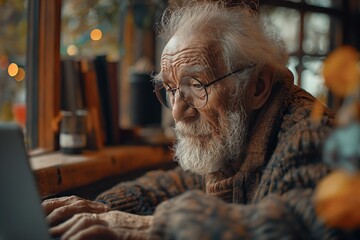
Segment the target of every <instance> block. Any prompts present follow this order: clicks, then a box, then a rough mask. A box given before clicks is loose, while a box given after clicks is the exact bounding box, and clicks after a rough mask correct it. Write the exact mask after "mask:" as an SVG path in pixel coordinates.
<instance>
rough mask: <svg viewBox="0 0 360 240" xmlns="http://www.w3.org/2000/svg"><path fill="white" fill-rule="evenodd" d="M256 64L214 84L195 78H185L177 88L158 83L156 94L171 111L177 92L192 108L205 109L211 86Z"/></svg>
mask: <svg viewBox="0 0 360 240" xmlns="http://www.w3.org/2000/svg"><path fill="white" fill-rule="evenodd" d="M254 66H255V64H252V65H249V66H246V67H243V68H240V69H237V70H235V71H233V72H230V73H228V74H225V75H224V76H222V77H220V78H217V79H215V80H214V81H212V82H209V83H207V84H203V83H202V82H200V81H199V80H197V79H196V78H194V77H185V78H183V79H181V80H180V84H179V86H178V87H176V88H172V87H170V86H169V85H168V84H167V83H165V82H163V81H157V82H155V83H154V88H155V89H154V92H155V94H156V96H157V98H158V99H159V101H160V103H161V104H162V105H163V106H164V107H166V108H169V109H172V107H173V106H174V103H175V94H176V90H179V94H180V97H181V99H182V100H183V101H184V102H185V103H186V104H187V105H189V106H190V107H192V108H203V107H204V106H205V105H206V103H207V102H208V91H207V87H209V86H210V85H212V84H214V83H216V82H218V81H220V80H222V79H225V78H227V77H229V76H231V75H233V74H235V73H238V72H240V71H243V70H245V69H248V68H252V67H254Z"/></svg>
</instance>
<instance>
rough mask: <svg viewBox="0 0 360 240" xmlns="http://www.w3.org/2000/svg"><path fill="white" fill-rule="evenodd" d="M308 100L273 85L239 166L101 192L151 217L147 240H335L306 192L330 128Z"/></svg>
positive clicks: (320, 167)
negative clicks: (317, 120)
mask: <svg viewBox="0 0 360 240" xmlns="http://www.w3.org/2000/svg"><path fill="white" fill-rule="evenodd" d="M313 103H314V98H313V97H312V96H311V95H310V94H308V93H307V92H305V91H304V90H302V89H300V88H298V87H297V86H295V85H294V84H293V83H292V79H290V78H289V79H287V80H282V81H278V82H277V83H276V84H275V85H274V86H273V91H272V95H271V96H270V99H269V101H268V102H267V104H266V105H265V106H264V107H263V108H262V109H261V110H260V111H258V113H257V116H256V120H255V124H254V125H253V126H255V127H253V128H252V129H251V131H250V140H249V144H248V147H247V149H246V152H245V154H244V155H243V156H242V159H239V162H241V165H240V166H238V167H236V168H232V169H228V170H227V171H221V172H217V173H213V174H208V175H207V176H205V177H201V176H198V175H196V174H191V173H189V172H184V171H182V170H181V169H180V168H176V169H174V170H170V171H153V172H149V173H147V174H146V175H144V176H143V177H140V178H138V179H137V180H135V181H131V182H125V183H120V184H119V185H117V186H115V187H113V188H112V189H110V190H108V191H106V192H104V193H102V194H100V195H99V196H98V197H97V200H98V201H101V202H104V203H106V204H108V205H109V206H110V207H111V208H112V209H117V210H121V211H126V212H130V213H135V214H140V215H151V214H153V216H154V218H153V222H152V226H151V229H150V235H149V238H150V239H242V238H245V239H334V238H339V235H340V234H341V233H340V232H339V231H337V230H334V229H328V228H326V226H324V225H323V223H322V221H321V220H320V219H318V218H317V217H316V215H315V210H314V205H313V200H312V195H313V190H314V188H315V186H316V184H317V183H318V181H319V180H320V179H321V178H323V177H324V176H325V175H326V174H328V173H329V169H328V167H327V166H325V165H324V164H323V162H322V158H321V149H322V144H323V142H324V140H325V139H326V137H327V136H328V134H329V133H330V132H331V129H332V126H333V115H332V113H330V112H329V111H328V110H326V111H325V113H324V115H323V117H322V119H321V121H320V123H317V124H316V123H314V122H312V120H311V119H310V113H311V110H312V106H313Z"/></svg>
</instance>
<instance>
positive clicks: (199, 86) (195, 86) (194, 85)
mask: <svg viewBox="0 0 360 240" xmlns="http://www.w3.org/2000/svg"><path fill="white" fill-rule="evenodd" d="M191 87H192V88H195V89H202V88H203V85H202V84H200V83H193V84H192V86H191Z"/></svg>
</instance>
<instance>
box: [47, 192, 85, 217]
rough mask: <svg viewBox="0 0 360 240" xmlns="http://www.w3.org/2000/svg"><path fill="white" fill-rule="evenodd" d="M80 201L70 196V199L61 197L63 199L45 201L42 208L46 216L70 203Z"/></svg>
mask: <svg viewBox="0 0 360 240" xmlns="http://www.w3.org/2000/svg"><path fill="white" fill-rule="evenodd" d="M77 200H79V197H77V196H68V197H61V198H52V199H47V200H44V201H43V202H42V203H41V206H42V208H43V209H44V212H45V215H48V214H49V213H51V212H52V211H53V210H54V209H56V208H59V207H62V206H64V205H67V204H69V203H70V202H75V201H77Z"/></svg>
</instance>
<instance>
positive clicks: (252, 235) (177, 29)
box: [43, 1, 340, 239]
mask: <svg viewBox="0 0 360 240" xmlns="http://www.w3.org/2000/svg"><path fill="white" fill-rule="evenodd" d="M163 20H164V21H163V22H164V25H163V36H164V37H165V39H166V40H167V44H166V46H165V48H164V50H163V53H162V57H161V72H160V73H159V74H158V75H157V76H155V77H154V85H155V93H156V94H157V96H158V98H159V100H160V102H161V103H162V104H163V105H164V106H166V107H167V108H169V109H171V111H172V116H173V118H174V120H175V132H176V136H177V142H176V144H175V146H174V150H175V159H176V161H178V163H179V165H180V167H181V168H180V167H179V168H176V169H174V170H171V171H154V172H150V173H148V174H146V175H144V176H143V177H140V178H139V179H137V180H135V181H132V182H125V183H120V184H119V185H117V186H115V187H113V188H112V189H110V190H108V191H106V192H104V193H102V194H100V195H99V196H98V197H97V199H96V200H95V201H89V200H85V199H80V198H78V197H75V196H72V197H64V198H59V199H51V200H47V201H45V202H44V203H43V206H44V209H45V211H46V213H47V215H48V216H47V219H48V221H49V222H50V224H51V225H52V226H54V227H53V228H52V229H51V230H50V231H51V233H52V234H53V235H54V236H58V235H62V237H63V238H64V239H68V238H70V237H73V238H74V239H89V238H90V239H91V238H96V239H123V238H124V239H131V238H134V239H142V238H150V239H241V238H247V239H282V238H286V239H292V238H294V239H303V238H304V239H308V238H310V239H321V238H332V237H336V236H337V235H338V234H340V233H339V232H337V231H336V230H332V229H329V228H327V227H326V226H325V225H324V224H323V223H322V221H321V220H320V219H318V218H317V217H316V215H315V211H314V205H313V201H312V194H313V190H314V187H315V185H316V183H317V182H318V181H319V180H320V179H321V178H322V177H323V176H325V175H326V174H327V173H328V172H329V169H328V168H327V167H326V166H325V165H324V164H323V163H322V161H321V154H320V153H321V147H322V143H323V140H324V139H325V138H326V136H327V135H328V133H329V132H330V131H331V128H332V125H333V120H332V119H333V118H332V115H331V114H330V113H329V112H328V111H325V113H324V115H323V116H322V118H321V121H320V122H318V123H317V124H315V123H313V122H312V121H311V119H310V113H311V110H312V106H313V103H314V98H313V97H312V96H311V95H310V94H308V93H307V92H305V91H304V90H302V89H300V88H298V87H296V86H295V85H294V84H293V77H292V75H291V73H290V71H289V70H288V69H287V68H286V67H285V65H286V63H287V56H286V54H285V50H284V48H283V47H282V45H281V44H280V43H279V42H278V41H276V39H273V38H270V37H269V36H268V35H267V34H266V33H265V32H264V29H263V28H262V26H261V24H260V21H259V20H258V18H257V17H256V16H254V14H252V12H251V11H250V10H249V9H247V8H244V7H236V6H232V7H226V6H225V5H224V4H223V3H221V2H220V1H217V3H192V4H188V5H186V6H183V7H181V8H179V9H176V10H174V11H171V12H168V14H166V15H164V18H163ZM75 213H78V214H76V215H74V214H75ZM73 215H74V216H73ZM59 223H60V224H59ZM73 238H71V239H73Z"/></svg>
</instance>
